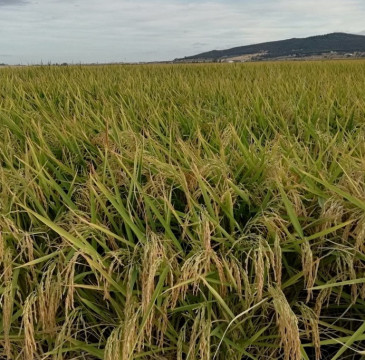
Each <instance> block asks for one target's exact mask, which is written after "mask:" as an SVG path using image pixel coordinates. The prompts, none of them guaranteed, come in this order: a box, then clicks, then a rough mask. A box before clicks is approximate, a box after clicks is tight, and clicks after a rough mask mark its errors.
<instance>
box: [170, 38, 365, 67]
mask: <svg viewBox="0 0 365 360" xmlns="http://www.w3.org/2000/svg"><path fill="white" fill-rule="evenodd" d="M331 53H337V54H339V55H345V54H354V53H360V54H359V55H363V53H364V54H365V36H363V35H352V34H345V33H332V34H327V35H319V36H311V37H308V38H301V39H298V38H293V39H287V40H281V41H271V42H265V43H261V44H255V45H248V46H239V47H235V48H231V49H227V50H213V51H209V52H205V53H201V54H197V55H193V56H188V57H185V58H183V59H177V61H194V60H203V61H204V60H215V61H216V60H222V59H227V58H238V57H244V58H243V59H242V60H245V59H246V60H251V59H253V58H254V59H255V60H265V59H274V58H281V57H299V58H301V57H310V56H318V55H325V54H331Z"/></svg>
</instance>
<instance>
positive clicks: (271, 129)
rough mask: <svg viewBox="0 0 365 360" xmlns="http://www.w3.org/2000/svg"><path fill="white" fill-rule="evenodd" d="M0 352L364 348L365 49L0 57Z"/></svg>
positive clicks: (292, 357) (193, 353) (113, 354)
mask: <svg viewBox="0 0 365 360" xmlns="http://www.w3.org/2000/svg"><path fill="white" fill-rule="evenodd" d="M0 164H1V167H0V231H1V233H0V267H1V269H0V294H1V298H0V305H1V323H0V358H4V359H6V358H8V359H26V360H29V359H57V360H61V359H105V360H119V359H120V360H127V359H128V360H132V359H147V360H152V359H156V360H157V359H159V360H175V359H178V360H201V359H202V360H210V359H217V360H218V359H219V360H221V359H223V360H231V359H234V360H240V359H252V360H255V359H256V360H262V359H284V360H299V359H307V360H308V359H309V360H312V359H313V360H315V359H319V358H320V355H321V354H322V359H334V360H336V359H360V358H361V354H364V350H365V61H348V62H346V61H337V62H308V63H305V62H295V63H291V62H285V63H252V64H229V65H228V64H226V65H224V64H217V65H155V66H152V65H151V66H109V67H108V66H101V67H78V66H69V67H47V66H44V67H37V68H32V67H29V68H28V67H25V68H4V69H0Z"/></svg>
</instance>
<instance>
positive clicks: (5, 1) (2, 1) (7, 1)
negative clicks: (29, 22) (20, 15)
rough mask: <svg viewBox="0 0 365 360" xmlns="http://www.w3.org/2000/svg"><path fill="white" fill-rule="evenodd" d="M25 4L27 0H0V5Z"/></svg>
mask: <svg viewBox="0 0 365 360" xmlns="http://www.w3.org/2000/svg"><path fill="white" fill-rule="evenodd" d="M25 4H27V1H25V0H0V6H16V5H25Z"/></svg>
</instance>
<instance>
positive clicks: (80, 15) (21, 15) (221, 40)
mask: <svg viewBox="0 0 365 360" xmlns="http://www.w3.org/2000/svg"><path fill="white" fill-rule="evenodd" d="M10 2H12V3H14V0H0V4H3V5H4V4H5V3H6V4H9V3H10ZM15 3H18V4H20V3H22V2H21V1H20V0H15ZM1 9H2V10H1V12H0V33H1V34H2V36H1V37H0V49H1V50H2V51H4V52H6V53H7V54H12V57H11V58H10V59H11V61H12V62H13V63H19V62H23V63H33V62H39V61H40V60H43V62H47V61H53V62H63V61H66V62H79V61H81V62H106V61H149V60H164V59H173V58H176V57H183V56H186V55H192V54H195V53H198V52H202V51H208V50H212V49H222V48H225V47H233V46H240V45H246V44H252V43H256V42H261V41H270V40H278V39H283V38H287V37H302V36H309V35H316V34H321V33H329V32H332V31H346V32H353V33H359V31H361V30H363V29H364V28H363V19H364V18H365V2H364V1H363V0H306V1H305V2H303V1H301V0H277V1H272V0H258V1H248V0H242V1H237V0H225V1H223V0H205V1H204V2H203V1H198V0H184V1H182V0H133V1H132V0H103V1H99V0H62V1H61V0H37V2H35V0H34V1H29V3H28V4H27V6H19V7H17V8H15V7H13V6H3V7H2V8H1ZM8 61H10V60H8ZM0 62H2V57H1V55H0Z"/></svg>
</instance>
